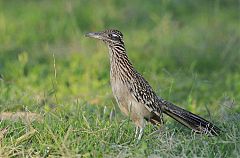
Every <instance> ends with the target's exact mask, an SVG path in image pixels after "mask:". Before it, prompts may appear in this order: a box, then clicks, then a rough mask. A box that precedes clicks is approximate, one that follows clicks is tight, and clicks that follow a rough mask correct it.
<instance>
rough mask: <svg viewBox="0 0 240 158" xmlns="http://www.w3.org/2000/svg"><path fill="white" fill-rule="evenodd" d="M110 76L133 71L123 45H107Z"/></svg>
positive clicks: (122, 74) (123, 74)
mask: <svg viewBox="0 0 240 158" xmlns="http://www.w3.org/2000/svg"><path fill="white" fill-rule="evenodd" d="M108 49H109V57H110V66H111V70H110V71H111V77H114V76H115V75H116V74H118V75H116V76H126V73H129V72H132V71H134V68H133V66H132V63H131V62H130V60H129V58H128V56H127V53H126V49H125V48H124V46H123V45H115V46H108Z"/></svg>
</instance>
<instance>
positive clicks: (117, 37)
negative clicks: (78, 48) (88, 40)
mask: <svg viewBox="0 0 240 158" xmlns="http://www.w3.org/2000/svg"><path fill="white" fill-rule="evenodd" d="M85 36H86V37H92V38H96V39H100V40H102V41H104V42H105V43H106V44H107V45H108V46H113V45H116V44H124V41H123V34H122V33H121V32H120V31H118V30H114V29H108V30H105V31H101V32H90V33H87V34H86V35H85Z"/></svg>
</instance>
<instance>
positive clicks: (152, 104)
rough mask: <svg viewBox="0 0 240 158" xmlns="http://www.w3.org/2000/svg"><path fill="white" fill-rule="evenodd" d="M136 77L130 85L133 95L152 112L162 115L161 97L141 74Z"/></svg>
mask: <svg viewBox="0 0 240 158" xmlns="http://www.w3.org/2000/svg"><path fill="white" fill-rule="evenodd" d="M136 77H137V78H138V79H134V80H133V81H132V82H130V83H129V86H128V87H129V90H130V92H131V94H132V96H133V97H134V98H135V99H136V100H137V101H138V102H140V103H142V104H144V105H145V106H146V108H147V109H148V110H149V111H150V112H153V113H155V114H156V115H158V116H160V117H162V108H161V104H160V102H161V98H159V97H158V96H157V95H156V94H155V92H154V91H153V89H152V87H151V86H150V85H149V83H148V82H147V81H146V80H145V79H144V78H143V77H142V76H141V75H140V74H138V75H137V76H136Z"/></svg>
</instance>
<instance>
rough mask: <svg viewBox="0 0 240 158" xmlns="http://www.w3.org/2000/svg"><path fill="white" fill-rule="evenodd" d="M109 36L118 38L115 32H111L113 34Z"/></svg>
mask: <svg viewBox="0 0 240 158" xmlns="http://www.w3.org/2000/svg"><path fill="white" fill-rule="evenodd" d="M109 37H113V38H116V37H118V35H116V34H115V33H111V34H109Z"/></svg>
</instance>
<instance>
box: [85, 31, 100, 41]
mask: <svg viewBox="0 0 240 158" xmlns="http://www.w3.org/2000/svg"><path fill="white" fill-rule="evenodd" d="M85 37H91V38H97V39H102V35H101V33H99V32H89V33H86V34H85Z"/></svg>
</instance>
